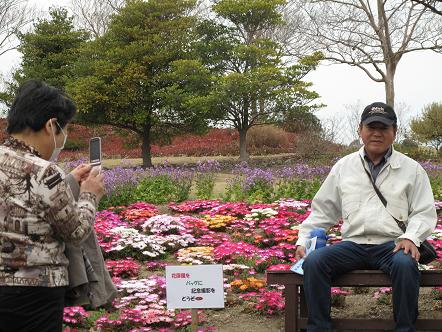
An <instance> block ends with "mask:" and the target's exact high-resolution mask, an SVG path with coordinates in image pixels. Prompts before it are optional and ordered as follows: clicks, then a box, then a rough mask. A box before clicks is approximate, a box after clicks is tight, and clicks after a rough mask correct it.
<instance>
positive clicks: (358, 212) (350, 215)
mask: <svg viewBox="0 0 442 332" xmlns="http://www.w3.org/2000/svg"><path fill="white" fill-rule="evenodd" d="M363 152H364V148H363V147H362V148H361V149H360V150H359V151H358V152H355V153H352V154H350V155H348V156H345V157H344V158H342V159H341V160H339V161H338V162H337V163H336V165H335V166H333V168H332V170H331V171H330V174H329V175H328V176H327V178H326V180H325V181H324V183H323V184H322V186H321V188H320V189H319V191H318V193H317V194H316V196H315V197H314V199H313V202H312V212H311V214H310V216H309V217H308V218H307V219H306V220H305V221H304V222H303V223H302V224H301V226H300V229H299V239H298V241H297V243H296V244H297V245H303V246H305V242H306V240H307V239H309V234H310V231H311V230H312V229H314V228H317V227H320V228H325V229H328V228H329V227H331V226H333V225H335V224H336V223H337V221H338V219H339V218H341V217H342V219H343V224H342V228H341V232H342V238H343V240H347V241H353V242H356V243H360V244H382V243H385V242H388V241H392V240H395V241H397V240H399V239H402V238H404V239H409V240H411V241H413V242H414V243H415V244H416V246H420V244H421V242H422V241H424V240H425V239H426V238H427V237H428V236H429V235H430V234H431V233H432V232H433V230H434V228H435V227H436V223H437V216H436V208H435V206H434V197H433V193H432V191H431V186H430V181H429V179H428V176H427V173H426V172H425V170H424V169H423V168H422V166H421V165H419V163H417V162H416V161H414V160H413V159H411V158H409V157H407V156H405V155H403V154H402V153H400V152H397V151H394V150H393V152H392V155H391V157H390V158H389V159H388V160H387V162H386V164H385V165H384V167H383V168H382V170H381V172H380V173H379V175H378V177H377V179H376V186H377V187H378V188H379V191H380V192H381V193H382V195H383V196H384V197H385V199H386V200H387V202H388V203H387V208H385V207H384V205H383V204H382V202H381V201H380V199H379V197H378V196H377V194H376V192H375V191H374V189H373V186H372V184H371V182H370V179H369V178H368V176H367V174H366V173H365V171H364V168H363V166H362V162H361V157H362V159H363ZM364 163H365V168H366V169H368V165H367V163H366V161H365V160H364ZM391 215H393V216H394V217H395V218H396V219H398V220H401V221H403V222H404V223H405V225H406V226H407V228H406V232H405V234H403V232H402V231H401V229H400V228H399V226H398V225H397V223H396V222H395V220H394V219H393V217H392V216H391Z"/></svg>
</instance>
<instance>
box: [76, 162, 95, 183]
mask: <svg viewBox="0 0 442 332" xmlns="http://www.w3.org/2000/svg"><path fill="white" fill-rule="evenodd" d="M91 170H92V167H91V165H88V164H81V165H78V166H77V167H75V168H74V169H73V170H72V171H71V174H72V176H73V177H74V179H75V180H77V182H78V183H79V184H81V182H82V181H84V180H86V179H87V177H88V176H89V173H90V172H91Z"/></svg>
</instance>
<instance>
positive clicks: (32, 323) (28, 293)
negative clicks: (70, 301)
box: [0, 286, 66, 332]
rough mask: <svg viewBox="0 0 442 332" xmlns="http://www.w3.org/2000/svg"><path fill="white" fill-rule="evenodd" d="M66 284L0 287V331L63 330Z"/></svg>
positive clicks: (52, 331)
mask: <svg viewBox="0 0 442 332" xmlns="http://www.w3.org/2000/svg"><path fill="white" fill-rule="evenodd" d="M65 292H66V289H65V287H27V286H26V287H25V286H23V287H21V286H14V287H12V286H1V287H0V332H60V331H61V330H62V325H63V308H64V295H65Z"/></svg>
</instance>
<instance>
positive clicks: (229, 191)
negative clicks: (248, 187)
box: [223, 180, 247, 202]
mask: <svg viewBox="0 0 442 332" xmlns="http://www.w3.org/2000/svg"><path fill="white" fill-rule="evenodd" d="M246 198H247V193H246V192H245V191H244V190H243V187H242V183H241V182H240V181H235V180H233V181H230V182H229V183H227V185H226V190H225V193H224V195H223V200H224V201H227V202H236V201H245V200H246Z"/></svg>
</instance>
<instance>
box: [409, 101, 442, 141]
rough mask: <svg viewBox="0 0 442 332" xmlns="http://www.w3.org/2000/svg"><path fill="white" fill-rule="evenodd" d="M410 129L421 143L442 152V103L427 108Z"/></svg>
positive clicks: (413, 121) (412, 123)
mask: <svg viewBox="0 0 442 332" xmlns="http://www.w3.org/2000/svg"><path fill="white" fill-rule="evenodd" d="M410 127H411V130H412V131H413V134H414V135H415V137H416V139H417V140H418V141H419V142H422V143H426V144H428V145H430V146H432V147H434V148H435V149H436V150H442V103H432V104H430V105H427V106H425V107H424V110H423V112H422V114H421V116H420V118H417V119H414V120H412V121H411V124H410Z"/></svg>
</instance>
